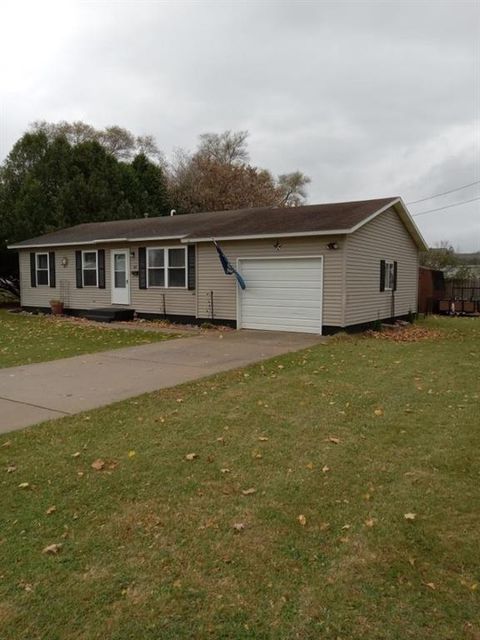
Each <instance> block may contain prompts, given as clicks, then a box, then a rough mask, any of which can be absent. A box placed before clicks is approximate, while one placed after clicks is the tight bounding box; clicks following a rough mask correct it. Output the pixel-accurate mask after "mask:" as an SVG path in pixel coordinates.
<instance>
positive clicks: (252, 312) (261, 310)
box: [238, 258, 323, 333]
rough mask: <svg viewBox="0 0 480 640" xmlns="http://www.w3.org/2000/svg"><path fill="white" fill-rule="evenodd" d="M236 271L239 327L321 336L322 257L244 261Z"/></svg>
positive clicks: (251, 259)
mask: <svg viewBox="0 0 480 640" xmlns="http://www.w3.org/2000/svg"><path fill="white" fill-rule="evenodd" d="M239 270H240V273H241V274H242V276H243V278H244V279H245V282H246V285H247V287H246V289H245V290H244V291H241V290H240V289H239V297H238V305H239V309H238V314H239V318H238V320H239V322H238V326H239V327H241V328H244V329H270V330H272V331H300V332H304V333H321V331H322V321H321V317H322V316H321V310H322V280H323V278H322V259H321V258H271V259H269V258H255V259H253V258H249V259H247V258H244V259H241V260H239Z"/></svg>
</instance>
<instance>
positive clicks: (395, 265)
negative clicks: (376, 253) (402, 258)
mask: <svg viewBox="0 0 480 640" xmlns="http://www.w3.org/2000/svg"><path fill="white" fill-rule="evenodd" d="M397 270H398V263H397V261H396V260H395V262H394V263H393V290H394V291H396V290H397Z"/></svg>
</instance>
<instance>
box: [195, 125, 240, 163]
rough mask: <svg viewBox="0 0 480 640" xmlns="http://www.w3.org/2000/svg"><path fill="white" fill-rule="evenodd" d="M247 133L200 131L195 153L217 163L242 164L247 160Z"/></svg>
mask: <svg viewBox="0 0 480 640" xmlns="http://www.w3.org/2000/svg"><path fill="white" fill-rule="evenodd" d="M248 135H249V133H248V131H233V132H232V131H224V132H223V133H202V134H201V135H200V136H199V138H200V144H199V146H198V150H197V153H196V155H197V156H202V157H203V158H206V159H207V160H212V161H214V162H218V163H219V164H244V163H246V162H248V151H247V138H248Z"/></svg>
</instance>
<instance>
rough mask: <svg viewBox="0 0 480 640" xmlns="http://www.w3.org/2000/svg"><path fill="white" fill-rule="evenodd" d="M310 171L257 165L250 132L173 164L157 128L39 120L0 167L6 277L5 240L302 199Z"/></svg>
mask: <svg viewBox="0 0 480 640" xmlns="http://www.w3.org/2000/svg"><path fill="white" fill-rule="evenodd" d="M309 182H310V179H309V178H308V177H307V176H305V175H304V174H303V173H301V172H300V171H294V172H292V173H288V174H283V175H279V176H274V175H273V174H272V173H271V172H270V171H268V170H266V169H262V168H260V167H256V166H254V165H252V164H251V163H250V160H249V154H248V132H247V131H237V132H232V131H225V132H223V133H220V134H216V133H206V134H203V135H201V136H199V142H198V145H197V148H196V149H195V150H194V151H193V152H188V151H185V150H177V151H176V152H175V154H174V157H173V158H172V159H171V160H170V161H169V162H167V160H166V159H165V156H164V155H163V153H162V152H161V151H160V150H159V148H158V146H157V144H156V142H155V140H154V138H153V137H152V136H150V135H146V136H135V135H134V134H133V133H132V132H130V131H128V130H127V129H124V128H122V127H118V126H112V127H107V128H106V129H101V130H100V129H96V128H94V127H92V126H91V125H89V124H87V123H84V122H73V123H69V122H60V123H49V122H45V121H41V122H35V123H33V124H32V125H31V127H30V128H29V130H28V131H27V132H26V133H25V134H24V135H23V136H22V137H21V138H20V139H19V140H18V141H17V142H16V143H15V144H14V146H13V148H12V149H11V151H10V153H9V154H8V156H7V157H6V159H5V160H4V162H3V163H2V164H1V165H0V275H2V274H3V275H7V274H9V273H11V272H12V270H14V267H15V265H16V258H15V256H13V255H12V254H11V253H9V252H7V251H6V246H7V244H10V243H13V242H18V241H21V240H24V239H26V238H31V237H35V236H39V235H42V234H44V233H48V232H50V231H55V230H57V229H61V228H63V227H68V226H72V225H75V224H80V223H84V222H99V221H105V220H119V219H127V218H141V217H145V216H150V217H152V216H160V215H168V214H169V212H170V210H171V209H175V210H176V212H177V214H183V213H197V212H199V211H214V210H229V209H240V208H246V207H259V206H265V207H268V206H272V207H291V206H298V205H300V204H303V203H305V201H306V187H307V185H308V183H309Z"/></svg>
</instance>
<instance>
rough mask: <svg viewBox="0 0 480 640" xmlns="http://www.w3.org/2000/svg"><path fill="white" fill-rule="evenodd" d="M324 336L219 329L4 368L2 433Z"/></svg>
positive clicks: (294, 348) (292, 348) (1, 375)
mask: <svg viewBox="0 0 480 640" xmlns="http://www.w3.org/2000/svg"><path fill="white" fill-rule="evenodd" d="M220 336H223V337H220ZM321 340H322V338H321V337H320V336H314V335H308V334H301V333H278V332H267V331H247V330H242V331H231V332H226V333H224V334H219V333H217V332H212V333H211V334H203V335H196V336H194V337H191V338H190V337H189V338H183V339H180V340H167V341H165V342H158V343H154V344H146V345H141V346H137V347H128V348H126V349H117V350H114V351H104V352H102V353H95V354H89V355H83V356H75V357H73V358H65V359H63V360H54V361H53V362H42V363H39V364H30V365H24V366H20V367H11V368H7V369H0V433H6V432H8V431H11V430H14V429H21V428H23V427H26V426H29V425H32V424H36V423H37V422H42V421H43V420H51V419H52V418H59V417H62V416H65V415H72V414H74V413H78V412H80V411H86V410H89V409H94V408H95V407H101V406H103V405H107V404H111V403H112V402H117V401H118V400H124V399H125V398H130V397H133V396H136V395H139V394H141V393H145V392H147V391H155V390H157V389H163V388H166V387H173V386H175V385H177V384H180V383H182V382H187V381H189V380H195V379H197V378H202V377H203V376H208V375H210V374H213V373H217V372H219V371H227V370H228V369H235V368H237V367H243V366H245V365H248V364H251V363H253V362H257V361H259V360H265V359H267V358H272V357H274V356H278V355H281V354H283V353H288V352H291V351H297V350H299V349H304V348H306V347H309V346H312V345H314V344H316V343H318V342H320V341H321Z"/></svg>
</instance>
